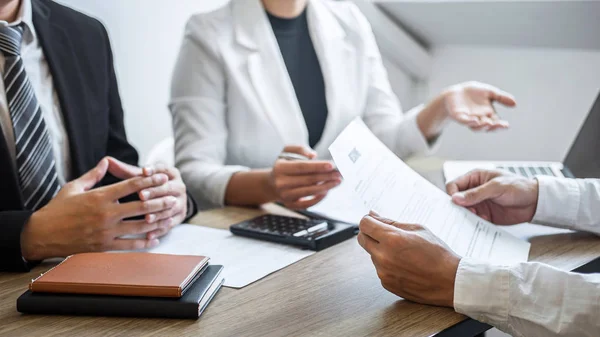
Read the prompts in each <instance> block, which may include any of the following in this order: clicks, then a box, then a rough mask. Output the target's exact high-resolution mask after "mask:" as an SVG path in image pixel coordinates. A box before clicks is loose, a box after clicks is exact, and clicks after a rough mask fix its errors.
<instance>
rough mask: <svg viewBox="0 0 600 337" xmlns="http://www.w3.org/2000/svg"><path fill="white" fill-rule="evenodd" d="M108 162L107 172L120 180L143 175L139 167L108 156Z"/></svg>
mask: <svg viewBox="0 0 600 337" xmlns="http://www.w3.org/2000/svg"><path fill="white" fill-rule="evenodd" d="M108 164H109V165H108V172H109V173H110V174H112V175H113V176H115V177H117V178H119V179H122V180H125V179H130V178H133V177H138V176H141V175H143V171H142V169H141V168H139V167H137V166H133V165H129V164H127V163H124V162H122V161H120V160H118V159H115V158H113V157H108Z"/></svg>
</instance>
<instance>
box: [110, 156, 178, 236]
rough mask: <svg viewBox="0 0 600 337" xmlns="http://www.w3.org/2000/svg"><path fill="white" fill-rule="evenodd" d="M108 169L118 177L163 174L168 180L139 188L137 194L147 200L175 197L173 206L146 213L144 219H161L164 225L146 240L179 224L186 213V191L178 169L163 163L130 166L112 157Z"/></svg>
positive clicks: (165, 232)
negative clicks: (160, 183) (142, 166)
mask: <svg viewBox="0 0 600 337" xmlns="http://www.w3.org/2000/svg"><path fill="white" fill-rule="evenodd" d="M109 171H110V172H111V173H112V174H113V175H114V176H116V177H117V178H120V179H130V178H133V177H138V176H146V177H149V176H152V175H153V174H164V175H166V176H167V177H168V180H167V181H166V182H165V183H164V184H162V185H160V186H151V187H148V188H145V189H143V190H140V191H139V192H138V195H139V197H140V199H141V200H144V201H149V200H153V199H158V198H164V197H167V196H172V197H174V198H175V204H174V205H173V207H171V208H169V209H167V210H163V211H161V212H157V213H152V214H147V215H146V221H147V222H148V223H153V222H157V221H162V222H163V223H165V226H163V227H161V228H159V229H156V230H154V231H152V232H149V233H148V234H147V238H148V240H152V239H155V238H159V237H161V236H164V235H165V234H167V233H168V232H169V230H171V228H173V227H174V226H177V225H179V224H180V223H181V222H183V220H185V217H186V215H187V198H188V197H187V193H186V187H185V184H184V183H183V180H182V178H181V174H180V173H179V170H177V169H176V168H174V167H168V166H166V165H163V164H157V165H155V166H153V167H145V168H143V169H141V168H139V167H136V166H132V165H129V164H126V163H123V162H121V161H118V160H116V159H114V158H109Z"/></svg>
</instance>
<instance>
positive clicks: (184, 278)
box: [29, 253, 209, 297]
mask: <svg viewBox="0 0 600 337" xmlns="http://www.w3.org/2000/svg"><path fill="white" fill-rule="evenodd" d="M208 260H209V258H208V257H205V256H188V255H167V254H150V253H84V254H76V255H72V256H70V257H68V258H66V259H65V260H64V261H63V262H62V263H61V264H59V265H57V266H56V267H54V268H53V269H50V270H49V271H48V272H46V273H45V274H43V275H42V276H40V277H38V278H37V279H35V280H33V281H32V282H31V284H30V285H29V289H30V290H31V291H32V292H44V293H63V294H95V295H118V296H145V297H181V296H182V295H183V294H184V293H185V290H187V288H188V287H189V286H190V284H192V283H193V281H194V280H196V279H197V278H198V276H199V273H200V272H202V271H203V270H204V269H203V267H204V266H206V265H207V264H208Z"/></svg>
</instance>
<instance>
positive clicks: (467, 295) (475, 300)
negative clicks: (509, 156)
mask: <svg viewBox="0 0 600 337" xmlns="http://www.w3.org/2000/svg"><path fill="white" fill-rule="evenodd" d="M537 179H538V181H539V197H538V205H537V211H536V214H535V216H534V222H536V223H541V224H546V225H551V226H556V227H562V228H570V229H575V230H583V231H589V232H593V233H596V234H600V180H592V179H583V180H582V179H579V180H575V179H556V178H549V177H538V178H537ZM454 308H455V310H456V311H457V312H460V313H463V314H465V315H467V316H469V317H471V318H473V319H476V320H478V321H481V322H484V323H488V324H491V325H493V326H495V327H497V328H499V329H500V330H503V331H505V332H507V333H510V334H512V335H514V336H599V335H600V274H590V275H584V274H577V273H570V272H565V271H561V270H558V269H555V268H553V267H550V266H548V265H544V264H541V263H520V264H517V265H515V266H511V267H501V266H491V265H488V264H485V263H481V262H477V261H475V260H472V259H468V258H463V259H462V260H461V262H460V265H459V267H458V271H457V273H456V281H455V287H454Z"/></svg>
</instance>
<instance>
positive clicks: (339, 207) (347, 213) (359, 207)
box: [307, 181, 369, 225]
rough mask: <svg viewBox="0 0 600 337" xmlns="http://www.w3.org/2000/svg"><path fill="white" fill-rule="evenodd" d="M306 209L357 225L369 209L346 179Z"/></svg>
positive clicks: (330, 218) (327, 217) (322, 215)
mask: <svg viewBox="0 0 600 337" xmlns="http://www.w3.org/2000/svg"><path fill="white" fill-rule="evenodd" d="M307 211H309V212H311V213H315V214H317V215H319V216H321V217H323V218H325V219H327V220H337V221H341V222H345V223H349V224H355V225H358V223H359V222H360V220H361V219H362V217H363V216H365V215H366V214H369V209H368V208H366V207H365V205H364V204H363V203H362V202H360V200H359V199H358V198H356V196H355V195H354V192H353V190H352V186H351V185H350V183H348V182H346V181H342V183H341V184H340V185H339V186H338V187H336V188H334V189H332V190H330V191H329V193H327V196H326V197H325V199H323V200H322V201H321V202H320V203H318V204H316V205H315V206H312V207H310V208H309V209H307Z"/></svg>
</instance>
